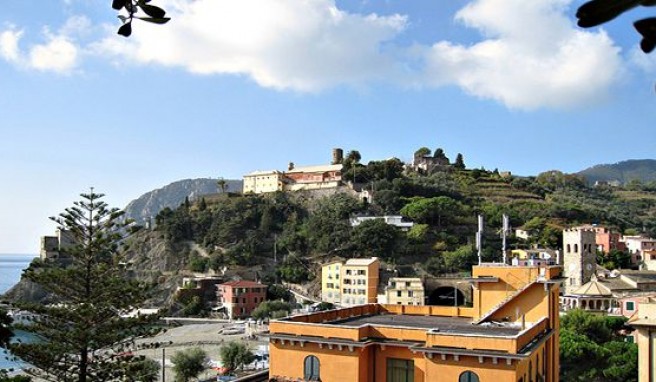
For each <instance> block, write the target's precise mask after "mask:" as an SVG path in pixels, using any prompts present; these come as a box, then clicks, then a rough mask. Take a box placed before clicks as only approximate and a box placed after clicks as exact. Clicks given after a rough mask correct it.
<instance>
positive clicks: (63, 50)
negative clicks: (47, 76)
mask: <svg viewBox="0 0 656 382" xmlns="http://www.w3.org/2000/svg"><path fill="white" fill-rule="evenodd" d="M77 62H78V48H77V46H76V45H75V44H73V43H72V42H71V41H70V40H69V39H68V38H67V37H65V36H51V37H50V41H48V42H47V43H46V44H40V45H35V46H33V47H32V49H30V54H29V65H30V67H32V68H34V69H38V70H42V71H53V72H59V73H68V72H70V71H71V70H72V69H73V68H75V66H76V65H77Z"/></svg>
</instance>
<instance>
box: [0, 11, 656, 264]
mask: <svg viewBox="0 0 656 382" xmlns="http://www.w3.org/2000/svg"><path fill="white" fill-rule="evenodd" d="M110 3H111V2H110V1H109V0H53V1H47V2H44V1H42V0H21V1H16V0H9V1H5V2H3V11H2V13H0V132H1V133H2V134H1V139H0V177H1V179H2V187H1V188H0V253H36V252H37V250H38V241H39V236H42V235H46V234H51V233H52V232H53V231H54V229H55V226H54V224H53V223H51V222H50V221H49V220H48V219H47V217H48V216H52V215H56V214H57V213H59V212H60V211H62V210H63V209H64V208H65V207H67V206H69V205H70V204H71V202H72V201H74V200H77V198H78V197H77V195H78V194H79V193H80V192H84V191H85V190H87V189H88V187H90V186H94V187H95V188H96V190H99V191H102V192H104V193H106V194H107V198H106V200H107V201H108V202H109V203H110V204H111V205H113V206H118V207H124V206H125V205H126V204H127V203H128V202H129V201H130V200H132V199H134V198H136V197H138V196H140V195H141V194H143V193H145V192H147V191H150V190H152V189H154V188H158V187H161V186H164V185H166V184H168V183H170V182H173V181H176V180H180V179H185V178H197V177H218V176H223V177H226V178H231V179H233V178H234V179H238V178H240V177H241V175H242V174H244V173H247V172H250V171H253V170H265V169H284V168H285V166H286V165H287V163H288V162H290V161H293V162H295V163H297V164H299V165H311V164H320V163H325V162H327V161H329V159H330V150H331V149H332V148H333V147H342V148H344V149H345V150H350V149H357V150H359V151H360V152H361V154H362V156H363V159H364V161H365V162H366V161H368V160H372V159H383V158H388V157H393V156H396V157H399V158H401V159H404V160H407V159H409V158H410V157H411V155H412V152H414V150H416V149H417V148H419V147H421V146H428V147H430V148H432V149H434V148H436V147H441V148H443V149H444V150H445V152H446V154H447V155H448V156H450V157H451V158H454V157H455V155H456V154H457V153H462V154H463V155H464V158H465V163H466V164H467V165H468V166H469V167H481V166H484V167H486V168H490V169H491V168H499V169H500V170H509V171H512V172H513V173H515V174H520V175H534V174H537V173H539V172H542V171H546V170H550V169H560V170H562V171H565V172H575V171H579V170H582V169H584V168H586V167H588V166H591V165H594V164H599V163H614V162H617V161H621V160H625V159H640V158H654V149H656V133H655V132H654V126H655V122H656V107H655V106H656V105H655V103H656V93H655V91H654V82H655V81H656V54H653V55H651V56H649V55H644V54H642V53H640V52H639V51H637V44H638V41H639V39H638V36H637V35H636V33H635V32H634V31H633V29H632V27H631V22H632V21H633V20H635V19H637V18H639V17H641V16H643V15H645V14H646V13H644V12H642V11H640V10H635V11H634V12H632V13H631V14H629V15H626V16H623V17H621V18H619V19H617V20H615V21H613V22H612V23H611V24H608V25H606V26H604V27H603V28H594V29H591V30H581V29H578V28H577V27H576V26H575V21H574V19H573V14H574V12H575V9H576V7H577V6H578V5H580V4H581V2H577V1H569V0H531V1H526V0H473V1H465V0H451V1H428V0H421V1H418V0H387V1H382V0H381V1H374V0H368V1H353V0H349V1H342V0H307V1H299V0H265V1H263V0H239V1H234V0H193V1H192V0H159V1H154V3H155V4H159V5H162V6H164V7H165V8H166V9H167V10H168V11H169V13H170V15H171V16H172V18H173V19H172V21H171V22H170V23H169V24H167V25H165V26H150V25H145V24H144V23H139V24H136V25H135V28H134V35H133V36H132V37H131V38H130V39H125V38H122V37H121V36H118V35H116V34H115V31H116V28H117V27H118V20H117V19H116V14H115V13H114V11H113V10H112V9H111V8H110Z"/></svg>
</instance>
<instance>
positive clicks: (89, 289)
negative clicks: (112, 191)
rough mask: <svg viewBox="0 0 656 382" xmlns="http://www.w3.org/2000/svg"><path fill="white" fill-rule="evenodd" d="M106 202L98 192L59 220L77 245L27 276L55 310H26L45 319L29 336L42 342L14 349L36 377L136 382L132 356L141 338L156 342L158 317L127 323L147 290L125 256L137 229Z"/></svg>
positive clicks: (84, 196)
mask: <svg viewBox="0 0 656 382" xmlns="http://www.w3.org/2000/svg"><path fill="white" fill-rule="evenodd" d="M103 196H104V195H103V194H96V193H94V192H93V189H91V192H90V193H88V194H82V195H81V197H82V200H80V201H77V202H74V205H73V206H72V207H70V208H67V209H66V210H65V212H63V213H61V214H60V215H59V216H58V217H53V218H51V219H52V220H54V221H55V222H56V223H57V224H58V225H59V228H60V229H62V230H65V231H66V232H68V233H69V234H70V236H71V237H72V239H73V240H72V241H73V243H72V244H71V245H69V246H67V247H66V248H64V249H62V251H63V252H64V256H63V257H62V259H60V260H46V261H44V262H42V263H41V264H40V265H38V266H32V267H30V268H29V269H27V270H26V271H25V273H24V274H23V277H25V278H27V279H28V280H30V281H32V282H35V283H37V284H39V285H40V286H41V287H42V288H43V289H44V290H46V291H47V292H48V293H50V296H51V300H52V301H53V302H54V303H52V304H44V303H30V304H27V303H23V304H20V307H21V308H23V309H27V310H30V311H31V312H33V313H36V314H38V316H39V318H38V319H36V320H35V321H34V322H33V323H31V324H30V325H29V326H26V327H24V328H23V329H25V330H27V331H29V332H32V333H33V334H35V335H36V336H37V338H39V339H40V340H39V341H37V342H34V343H29V344H28V343H23V344H15V345H11V350H12V352H13V353H14V354H15V355H16V356H18V357H20V358H21V359H23V360H24V361H26V362H28V363H29V364H31V365H33V366H34V367H33V368H30V369H28V370H26V371H27V372H28V373H29V374H32V375H34V376H37V377H39V378H42V379H45V380H47V381H59V382H73V381H78V382H86V381H116V380H121V381H130V380H134V378H135V377H134V375H138V374H139V373H135V365H138V364H140V363H141V364H143V362H142V360H141V359H139V358H138V357H131V356H126V354H130V353H129V351H130V350H131V349H132V347H133V345H134V339H135V338H136V337H139V336H145V335H149V334H153V331H152V329H150V328H152V323H153V321H154V320H155V319H156V318H157V317H154V316H145V317H144V316H137V317H131V318H126V317H121V315H123V314H124V313H128V312H130V311H132V310H133V309H135V308H137V307H139V305H140V304H142V303H143V301H144V300H145V298H146V297H147V295H146V293H147V288H146V287H145V285H143V284H141V283H139V282H138V281H136V280H131V279H129V278H127V277H126V276H127V275H126V270H125V269H124V267H122V266H121V264H124V263H122V262H121V260H122V258H121V251H120V248H121V244H122V242H123V240H124V238H125V236H126V234H128V233H129V231H130V230H131V228H130V222H129V221H126V220H124V219H123V211H120V210H118V209H116V208H109V207H108V206H107V204H106V203H105V202H103V201H102V200H101V199H102V197H103ZM130 375H132V376H130ZM137 378H138V377H137Z"/></svg>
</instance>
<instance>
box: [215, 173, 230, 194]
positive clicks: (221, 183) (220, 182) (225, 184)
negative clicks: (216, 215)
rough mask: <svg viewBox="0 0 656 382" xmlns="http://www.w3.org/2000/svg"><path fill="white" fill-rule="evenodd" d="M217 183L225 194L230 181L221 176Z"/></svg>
mask: <svg viewBox="0 0 656 382" xmlns="http://www.w3.org/2000/svg"><path fill="white" fill-rule="evenodd" d="M216 184H217V185H218V186H219V189H220V190H221V193H223V194H225V192H226V190H227V189H228V182H227V181H226V180H225V179H223V177H220V178H219V180H217V181H216Z"/></svg>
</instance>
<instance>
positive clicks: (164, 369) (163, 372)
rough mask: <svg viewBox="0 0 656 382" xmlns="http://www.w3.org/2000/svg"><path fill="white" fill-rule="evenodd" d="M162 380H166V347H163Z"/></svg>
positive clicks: (163, 381) (164, 381)
mask: <svg viewBox="0 0 656 382" xmlns="http://www.w3.org/2000/svg"><path fill="white" fill-rule="evenodd" d="M162 382H166V348H162Z"/></svg>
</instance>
